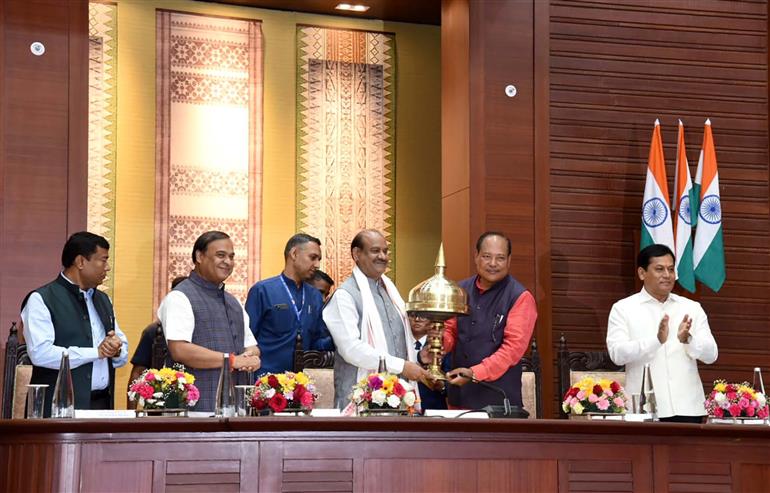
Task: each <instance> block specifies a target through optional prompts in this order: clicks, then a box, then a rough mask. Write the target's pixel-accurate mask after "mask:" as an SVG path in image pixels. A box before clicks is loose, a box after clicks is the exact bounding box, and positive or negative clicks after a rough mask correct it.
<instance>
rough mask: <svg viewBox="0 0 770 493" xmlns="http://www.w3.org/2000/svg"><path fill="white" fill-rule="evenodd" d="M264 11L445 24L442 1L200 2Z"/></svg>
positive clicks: (318, 0)
mask: <svg viewBox="0 0 770 493" xmlns="http://www.w3.org/2000/svg"><path fill="white" fill-rule="evenodd" d="M199 1H207V2H212V3H224V4H229V5H242V6H246V7H257V8H261V9H275V10H287V11H292V12H306V13H311V14H325V15H337V16H342V17H358V18H361V19H382V20H385V21H395V22H413V23H415V24H433V25H439V24H441V0H199ZM339 3H350V4H363V5H368V6H369V7H370V8H369V10H368V11H366V12H363V13H358V12H346V11H342V10H336V9H335V8H334V7H336V6H337V4H339Z"/></svg>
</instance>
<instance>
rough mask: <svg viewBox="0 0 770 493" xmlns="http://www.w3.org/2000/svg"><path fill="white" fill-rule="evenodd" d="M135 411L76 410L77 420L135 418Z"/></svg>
mask: <svg viewBox="0 0 770 493" xmlns="http://www.w3.org/2000/svg"><path fill="white" fill-rule="evenodd" d="M135 417H136V412H134V410H133V409H75V418H76V419H115V418H135Z"/></svg>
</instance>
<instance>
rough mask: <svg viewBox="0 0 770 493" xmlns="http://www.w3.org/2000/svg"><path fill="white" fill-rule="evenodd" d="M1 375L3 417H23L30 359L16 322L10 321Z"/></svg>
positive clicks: (30, 372) (30, 369) (29, 376)
mask: <svg viewBox="0 0 770 493" xmlns="http://www.w3.org/2000/svg"><path fill="white" fill-rule="evenodd" d="M18 325H21V322H19V323H18ZM3 377H4V378H3V418H5V419H9V418H23V417H24V407H25V405H26V398H27V384H29V382H30V380H31V378H32V361H30V359H29V355H28V354H27V345H26V344H24V339H23V335H21V332H20V328H18V327H17V323H16V322H12V323H11V330H10V331H9V334H8V340H7V342H6V346H5V368H4V370H3Z"/></svg>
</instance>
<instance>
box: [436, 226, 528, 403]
mask: <svg viewBox="0 0 770 493" xmlns="http://www.w3.org/2000/svg"><path fill="white" fill-rule="evenodd" d="M510 265H511V240H510V239H508V238H507V237H506V236H505V235H504V234H502V233H497V232H486V233H484V234H482V235H481V236H480V237H479V239H478V241H477V242H476V275H475V276H472V277H470V278H468V279H465V280H463V281H461V282H460V283H459V284H460V286H461V287H462V288H463V289H465V291H466V292H467V293H468V306H469V308H470V314H469V316H467V317H459V318H454V319H451V320H448V321H447V322H446V324H445V330H444V350H445V351H446V352H447V353H450V354H451V357H452V366H453V367H454V369H453V370H451V371H450V372H449V373H448V374H447V378H448V379H449V383H450V384H452V385H450V386H449V387H448V396H449V405H450V407H452V408H459V409H478V408H481V407H484V406H487V405H499V404H501V403H502V397H501V396H500V395H499V394H498V393H496V392H494V391H492V390H490V389H488V388H485V387H482V386H481V385H466V384H467V383H469V382H471V381H473V380H479V381H484V382H489V383H490V384H492V385H495V386H497V387H499V388H501V389H502V390H503V391H504V392H505V394H506V395H507V397H508V399H509V400H510V402H511V404H512V405H515V406H521V405H522V400H521V364H520V360H521V357H522V356H523V355H524V353H525V352H526V350H527V346H528V345H529V340H530V338H531V337H532V330H533V329H534V327H535V321H536V320H537V306H536V305H535V299H534V297H533V296H532V294H531V293H530V292H529V291H527V288H525V287H524V286H523V285H522V284H521V283H519V282H518V281H517V280H516V279H514V278H513V277H512V276H511V275H510V274H508V270H509V268H510Z"/></svg>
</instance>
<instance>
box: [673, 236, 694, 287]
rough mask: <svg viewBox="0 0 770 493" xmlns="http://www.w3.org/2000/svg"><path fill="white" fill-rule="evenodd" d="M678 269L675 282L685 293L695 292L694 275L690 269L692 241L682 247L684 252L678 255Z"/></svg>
mask: <svg viewBox="0 0 770 493" xmlns="http://www.w3.org/2000/svg"><path fill="white" fill-rule="evenodd" d="M678 260H679V269H678V271H677V274H678V275H679V278H678V279H677V280H676V282H678V283H679V285H680V286H682V287H683V288H684V289H686V290H687V291H689V292H691V293H694V292H695V273H694V272H693V269H692V240H690V241H688V242H687V245H685V247H684V251H683V252H682V253H681V254H680V255H679V259H678Z"/></svg>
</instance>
